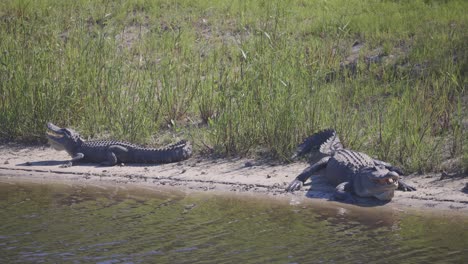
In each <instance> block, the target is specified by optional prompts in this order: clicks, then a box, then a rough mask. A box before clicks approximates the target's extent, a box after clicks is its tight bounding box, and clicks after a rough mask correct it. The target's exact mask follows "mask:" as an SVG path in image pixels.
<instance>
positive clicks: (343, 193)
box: [333, 182, 356, 203]
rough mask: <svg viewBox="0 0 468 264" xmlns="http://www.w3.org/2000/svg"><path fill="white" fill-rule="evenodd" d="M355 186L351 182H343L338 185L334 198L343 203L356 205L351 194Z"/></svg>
mask: <svg viewBox="0 0 468 264" xmlns="http://www.w3.org/2000/svg"><path fill="white" fill-rule="evenodd" d="M352 190H353V186H352V183H351V182H342V183H340V184H338V186H336V188H335V192H334V193H333V197H334V198H335V199H336V200H338V201H343V202H347V203H355V202H356V200H355V199H354V197H353V195H352V194H351V192H352Z"/></svg>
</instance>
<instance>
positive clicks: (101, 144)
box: [47, 123, 192, 167]
mask: <svg viewBox="0 0 468 264" xmlns="http://www.w3.org/2000/svg"><path fill="white" fill-rule="evenodd" d="M47 128H48V133H47V137H48V139H49V143H50V144H51V146H52V147H54V148H55V149H57V150H65V151H66V152H67V153H68V154H69V155H70V156H72V159H71V160H70V161H68V162H67V163H66V164H64V165H63V166H64V167H69V166H73V165H74V164H75V163H77V162H91V163H100V164H101V165H105V166H114V165H116V164H117V163H169V162H177V161H181V160H185V159H188V158H189V157H190V156H191V155H192V146H191V144H190V142H188V141H185V140H182V141H179V142H177V143H175V144H172V145H169V146H167V147H165V148H145V147H141V146H138V145H135V144H131V143H127V142H123V141H116V140H91V141H85V140H83V139H82V138H81V137H80V135H79V134H78V133H77V132H75V131H74V130H72V129H70V128H60V127H58V126H56V125H54V124H52V123H48V124H47Z"/></svg>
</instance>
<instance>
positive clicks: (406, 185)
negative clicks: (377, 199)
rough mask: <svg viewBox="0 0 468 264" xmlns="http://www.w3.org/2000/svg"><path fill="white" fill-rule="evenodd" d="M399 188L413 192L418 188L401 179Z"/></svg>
mask: <svg viewBox="0 0 468 264" xmlns="http://www.w3.org/2000/svg"><path fill="white" fill-rule="evenodd" d="M398 190H400V191H404V192H412V191H416V188H415V187H413V186H411V185H408V184H406V183H404V182H403V181H401V180H399V181H398Z"/></svg>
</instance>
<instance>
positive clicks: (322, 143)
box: [291, 129, 343, 159]
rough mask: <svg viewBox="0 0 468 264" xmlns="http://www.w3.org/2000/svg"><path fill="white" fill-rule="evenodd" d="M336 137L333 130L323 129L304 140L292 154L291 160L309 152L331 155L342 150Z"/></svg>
mask: <svg viewBox="0 0 468 264" xmlns="http://www.w3.org/2000/svg"><path fill="white" fill-rule="evenodd" d="M342 148H343V145H342V144H341V141H340V139H339V138H338V135H337V134H336V131H335V130H334V129H325V130H322V131H320V132H317V133H315V134H313V135H312V136H310V137H308V138H306V139H305V140H304V142H302V143H301V144H300V145H299V146H298V147H297V150H296V152H295V153H294V154H293V156H292V157H291V159H294V158H297V157H300V156H302V155H305V154H307V153H309V152H311V151H316V150H319V151H320V153H322V154H326V155H332V154H333V153H334V152H335V151H337V150H339V149H342Z"/></svg>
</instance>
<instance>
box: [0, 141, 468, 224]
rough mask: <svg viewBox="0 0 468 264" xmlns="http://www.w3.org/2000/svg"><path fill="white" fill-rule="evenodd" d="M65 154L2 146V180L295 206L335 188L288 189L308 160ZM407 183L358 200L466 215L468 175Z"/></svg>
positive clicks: (414, 178)
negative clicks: (113, 162)
mask: <svg viewBox="0 0 468 264" xmlns="http://www.w3.org/2000/svg"><path fill="white" fill-rule="evenodd" d="M69 159H70V157H69V156H68V155H67V153H65V152H58V151H56V150H54V149H52V148H49V147H46V146H23V145H16V144H5V145H0V181H2V182H12V181H30V182H43V183H48V182H49V183H52V182H62V181H71V182H76V183H89V184H92V185H99V184H108V183H113V184H118V185H132V186H139V187H142V188H145V189H152V188H158V189H161V188H173V189H174V190H177V191H184V192H193V191H202V192H214V193H215V192H218V193H219V192H221V193H231V194H232V193H237V194H241V195H243V196H248V195H256V196H258V195H260V196H263V197H266V198H274V199H284V200H287V201H289V203H291V204H297V203H308V202H313V201H314V202H315V201H323V202H326V203H337V202H334V201H329V200H331V199H332V194H333V189H334V187H333V186H330V185H328V184H327V183H326V182H325V181H324V179H323V177H322V176H320V175H318V176H313V177H312V184H311V185H308V186H304V188H303V190H301V191H297V192H295V193H286V192H285V191H284V188H285V187H286V186H287V185H288V184H289V182H290V181H292V180H293V179H294V178H295V177H296V176H297V175H298V174H299V173H300V172H301V171H302V170H303V169H305V168H306V167H307V166H308V164H307V163H305V162H296V163H291V164H271V163H267V162H259V161H255V160H247V159H205V158H202V157H192V158H190V159H189V160H186V161H183V162H179V163H171V164H162V165H148V164H126V165H125V166H114V167H103V166H99V165H97V164H83V165H78V166H73V167H70V168H60V167H59V166H60V164H63V163H64V161H66V160H69ZM405 182H406V183H408V184H410V185H412V186H415V187H416V188H417V191H415V192H401V191H396V193H395V197H394V198H393V200H392V201H391V202H389V203H385V204H382V203H379V202H378V201H376V200H374V199H364V198H362V199H361V198H360V199H358V203H357V204H358V205H350V206H360V207H383V208H391V209H398V210H408V209H416V210H425V211H429V210H432V211H435V212H441V213H443V212H456V213H461V214H466V215H468V190H467V189H466V184H467V182H468V177H466V176H465V177H453V176H445V177H442V179H441V174H440V173H438V174H435V173H434V174H427V175H410V176H407V177H405Z"/></svg>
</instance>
